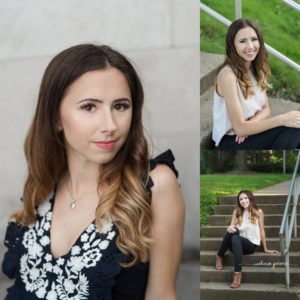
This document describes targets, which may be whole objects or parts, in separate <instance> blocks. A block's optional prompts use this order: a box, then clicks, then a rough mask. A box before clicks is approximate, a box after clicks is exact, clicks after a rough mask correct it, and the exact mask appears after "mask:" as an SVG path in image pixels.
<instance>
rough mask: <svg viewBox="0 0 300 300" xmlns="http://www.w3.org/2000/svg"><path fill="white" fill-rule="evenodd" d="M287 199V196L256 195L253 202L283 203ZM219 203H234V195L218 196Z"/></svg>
mask: <svg viewBox="0 0 300 300" xmlns="http://www.w3.org/2000/svg"><path fill="white" fill-rule="evenodd" d="M286 200H287V196H256V197H255V202H256V204H258V205H260V204H285V203H286ZM219 204H222V205H224V204H225V205H226V204H228V205H230V204H236V197H222V198H219Z"/></svg>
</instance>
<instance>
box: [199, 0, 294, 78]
mask: <svg viewBox="0 0 300 300" xmlns="http://www.w3.org/2000/svg"><path fill="white" fill-rule="evenodd" d="M290 1H291V0H290ZM200 9H203V10H204V11H205V12H206V13H208V14H209V15H211V16H212V17H214V18H216V19H217V20H219V21H220V22H222V23H223V24H225V25H226V26H229V25H230V24H231V23H232V22H231V21H230V20H228V19H226V18H225V17H223V16H222V15H221V14H219V13H217V12H216V11H214V10H213V9H211V8H210V7H208V6H207V5H205V4H203V3H201V2H200ZM265 47H266V49H267V51H268V52H269V53H271V54H273V55H274V56H275V57H277V58H278V59H280V60H281V61H283V62H284V63H285V64H287V65H289V66H290V67H292V68H293V69H294V70H296V71H297V72H299V73H300V65H299V64H297V63H296V62H294V61H293V60H291V59H290V58H288V57H287V56H285V55H283V54H282V53H280V52H279V51H277V50H276V49H274V48H272V47H271V46H269V45H268V44H266V43H265Z"/></svg>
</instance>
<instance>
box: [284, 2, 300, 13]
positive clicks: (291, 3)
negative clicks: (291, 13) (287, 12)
mask: <svg viewBox="0 0 300 300" xmlns="http://www.w3.org/2000/svg"><path fill="white" fill-rule="evenodd" d="M283 2H284V3H285V4H287V5H289V6H290V7H292V8H293V9H296V10H298V11H300V4H299V3H297V2H295V1H293V0H283Z"/></svg>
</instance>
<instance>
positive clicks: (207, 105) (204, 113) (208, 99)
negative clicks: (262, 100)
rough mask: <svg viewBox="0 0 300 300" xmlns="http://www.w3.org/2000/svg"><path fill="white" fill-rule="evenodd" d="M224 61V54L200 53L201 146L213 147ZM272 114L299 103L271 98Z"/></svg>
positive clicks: (290, 108)
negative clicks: (215, 104) (215, 97)
mask: <svg viewBox="0 0 300 300" xmlns="http://www.w3.org/2000/svg"><path fill="white" fill-rule="evenodd" d="M223 61H224V55H220V54H212V53H205V52H201V53H200V66H201V67H200V94H201V95H200V147H201V149H213V148H214V143H213V142H212V140H211V132H212V105H213V104H212V102H213V101H212V99H213V93H214V85H215V80H216V75H217V69H218V68H219V66H220V65H221V64H222V63H223ZM269 103H270V107H271V116H275V115H278V114H281V113H284V112H288V111H290V110H298V109H299V103H296V102H292V101H289V100H284V99H277V98H270V97H269Z"/></svg>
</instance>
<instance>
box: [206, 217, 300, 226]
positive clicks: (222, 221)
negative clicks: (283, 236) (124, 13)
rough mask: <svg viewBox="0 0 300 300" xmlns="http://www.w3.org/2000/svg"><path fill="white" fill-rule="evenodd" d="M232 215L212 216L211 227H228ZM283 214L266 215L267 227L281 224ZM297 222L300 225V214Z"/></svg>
mask: <svg viewBox="0 0 300 300" xmlns="http://www.w3.org/2000/svg"><path fill="white" fill-rule="evenodd" d="M231 217H232V215H212V216H209V217H208V224H209V225H219V226H226V225H227V226H228V225H229V224H230V222H231ZM281 220H282V214H270V215H265V218H264V221H265V225H279V224H281ZM297 222H298V224H300V214H298V215H297Z"/></svg>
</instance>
